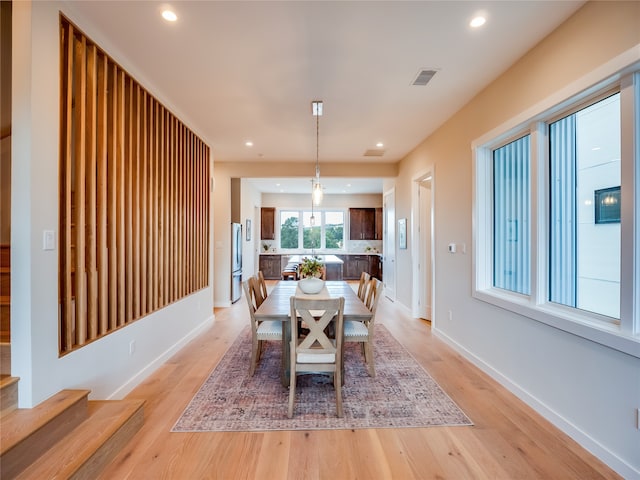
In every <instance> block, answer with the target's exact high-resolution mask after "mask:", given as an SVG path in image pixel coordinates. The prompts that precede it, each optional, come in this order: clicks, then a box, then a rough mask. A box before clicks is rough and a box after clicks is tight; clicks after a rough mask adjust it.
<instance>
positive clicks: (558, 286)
mask: <svg viewBox="0 0 640 480" xmlns="http://www.w3.org/2000/svg"><path fill="white" fill-rule="evenodd" d="M549 165H550V167H549V174H550V181H549V186H550V194H551V197H550V211H549V230H550V238H549V300H550V301H552V302H557V303H560V304H563V305H567V306H569V307H575V308H579V309H583V310H587V311H590V312H596V313H600V314H602V315H606V316H608V317H612V318H615V319H618V318H620V200H621V197H620V193H621V192H620V190H619V187H620V94H615V95H612V96H610V97H608V98H606V99H604V100H601V101H599V102H596V103H594V104H592V105H589V106H588V107H586V108H584V109H581V110H579V111H578V112H576V113H572V114H571V115H568V116H565V117H563V118H561V119H559V120H557V121H555V122H552V123H551V124H550V125H549ZM616 212H617V214H616ZM600 217H602V220H600Z"/></svg>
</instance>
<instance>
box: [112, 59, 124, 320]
mask: <svg viewBox="0 0 640 480" xmlns="http://www.w3.org/2000/svg"><path fill="white" fill-rule="evenodd" d="M116 72H117V89H118V90H117V95H116V108H115V110H116V112H117V118H116V131H115V134H116V148H117V150H116V164H117V166H116V168H117V171H116V182H117V183H116V218H115V220H116V253H117V258H118V260H117V262H118V267H117V275H118V280H117V283H118V326H122V325H124V322H125V310H126V304H125V301H126V299H125V283H124V282H125V264H124V259H125V252H124V250H125V246H124V210H125V203H124V191H125V179H124V163H125V161H124V149H125V142H124V72H123V71H122V70H120V68H118V69H117V70H116Z"/></svg>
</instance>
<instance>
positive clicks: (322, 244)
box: [276, 207, 347, 255]
mask: <svg viewBox="0 0 640 480" xmlns="http://www.w3.org/2000/svg"><path fill="white" fill-rule="evenodd" d="M310 211H311V209H310V208H299V207H292V208H279V209H277V211H276V216H277V218H278V229H277V232H276V245H278V248H279V249H280V250H281V251H282V252H283V253H289V254H295V253H304V252H307V251H309V250H311V248H304V233H303V232H304V222H303V218H304V212H310ZM282 212H297V213H298V248H282V247H281V245H280V225H281V224H280V222H281V221H282V218H281V215H282ZM325 212H342V219H343V223H342V235H343V239H342V241H343V245H342V248H341V249H337V248H331V249H327V248H326V245H327V239H326V236H325ZM314 215H316V217H319V218H320V247H318V248H316V249H314V250H316V251H321V252H323V251H327V252H329V253H337V254H338V255H339V254H342V253H345V252H346V251H347V245H346V231H347V224H346V218H347V212H346V210H345V209H343V208H325V209H314Z"/></svg>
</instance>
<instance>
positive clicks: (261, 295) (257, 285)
mask: <svg viewBox="0 0 640 480" xmlns="http://www.w3.org/2000/svg"><path fill="white" fill-rule="evenodd" d="M261 276H262V280H261V279H260V277H261ZM249 286H250V287H251V292H252V293H253V298H254V300H255V305H256V309H258V308H260V305H262V303H263V302H264V301H265V300H266V299H267V285H266V283H265V281H264V276H263V275H262V272H261V271H258V273H256V274H255V275H254V276H253V277H250V278H249Z"/></svg>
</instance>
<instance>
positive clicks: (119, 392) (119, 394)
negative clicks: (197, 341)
mask: <svg viewBox="0 0 640 480" xmlns="http://www.w3.org/2000/svg"><path fill="white" fill-rule="evenodd" d="M214 321H215V315H211V316H210V317H208V318H207V319H205V320H204V321H203V322H202V323H200V324H199V325H198V326H196V327H195V328H194V329H193V330H191V331H190V332H189V333H187V334H186V335H185V336H184V337H182V338H181V339H180V340H178V341H177V342H176V343H174V344H173V345H171V346H170V347H169V348H168V349H167V350H165V351H164V352H162V353H161V354H160V355H158V357H156V358H155V359H154V360H153V361H152V362H150V363H149V364H148V365H146V366H145V367H144V368H142V369H141V370H140V371H139V372H138V373H136V374H135V375H134V376H133V377H131V378H130V379H129V380H128V381H127V382H125V383H124V384H123V385H121V386H120V387H119V388H117V389H116V390H115V391H114V392H113V393H111V395H108V396H107V400H121V399H123V398H124V397H125V396H127V395H128V394H129V393H130V392H131V391H132V390H133V389H134V388H136V387H137V386H138V385H140V383H142V382H143V381H144V380H145V379H146V378H147V377H148V376H149V375H151V374H152V373H153V372H155V371H156V370H157V369H158V368H160V367H161V366H162V365H163V364H164V363H165V362H166V361H167V360H168V359H169V358H171V357H172V356H173V355H174V354H176V353H177V352H178V351H179V350H180V349H181V348H182V347H184V346H185V345H186V344H187V343H189V342H190V341H191V340H193V339H194V338H196V337H197V336H198V335H200V334H201V333H202V332H203V331H204V330H206V329H207V328H209V327H210V326H211V325H212V324H213V322H214Z"/></svg>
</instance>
